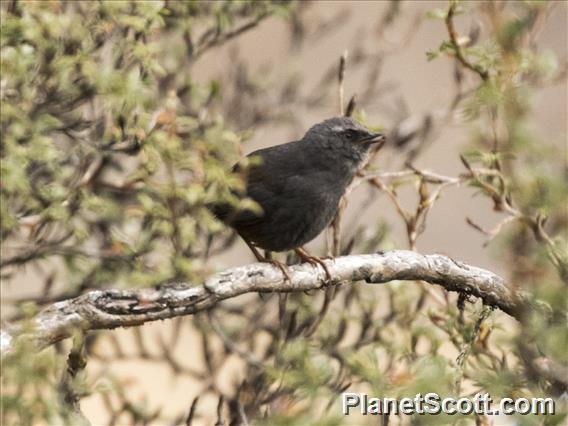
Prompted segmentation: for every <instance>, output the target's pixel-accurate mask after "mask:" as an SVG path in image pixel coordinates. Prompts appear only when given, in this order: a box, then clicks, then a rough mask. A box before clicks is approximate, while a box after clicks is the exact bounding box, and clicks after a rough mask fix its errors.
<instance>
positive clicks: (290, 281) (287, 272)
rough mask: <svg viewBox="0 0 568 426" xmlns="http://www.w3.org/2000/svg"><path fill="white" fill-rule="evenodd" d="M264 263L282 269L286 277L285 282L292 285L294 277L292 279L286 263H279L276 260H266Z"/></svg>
mask: <svg viewBox="0 0 568 426" xmlns="http://www.w3.org/2000/svg"><path fill="white" fill-rule="evenodd" d="M263 262H266V263H270V264H271V265H272V266H275V267H276V268H278V269H280V271H282V274H283V275H284V281H288V282H289V283H290V284H291V283H292V277H290V272H289V271H288V267H287V266H286V265H285V264H284V263H282V262H278V261H277V260H274V259H265V260H263Z"/></svg>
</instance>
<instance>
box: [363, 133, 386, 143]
mask: <svg viewBox="0 0 568 426" xmlns="http://www.w3.org/2000/svg"><path fill="white" fill-rule="evenodd" d="M385 140H386V136H385V135H384V134H383V133H370V134H369V136H367V137H365V138H364V139H363V140H362V141H361V142H365V143H368V144H381V145H382V144H383V143H384V142H385Z"/></svg>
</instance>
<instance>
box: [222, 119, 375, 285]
mask: <svg viewBox="0 0 568 426" xmlns="http://www.w3.org/2000/svg"><path fill="white" fill-rule="evenodd" d="M384 141H385V136H384V135H383V133H376V132H372V131H370V130H369V129H367V128H366V127H364V126H363V125H361V124H359V123H358V122H357V121H355V120H354V119H352V118H349V117H333V118H330V119H327V120H325V121H322V122H320V123H318V124H315V125H314V126H312V127H311V128H310V129H309V130H308V131H307V132H306V133H305V135H304V136H303V137H302V138H301V139H300V140H296V141H292V142H288V143H284V144H281V145H275V146H271V147H268V148H264V149H259V150H257V151H254V152H252V153H250V154H249V155H247V156H246V157H247V158H248V159H253V158H254V159H256V160H257V161H253V162H251V165H250V166H249V167H248V168H246V169H243V167H242V165H241V164H242V162H238V163H237V164H235V165H234V166H233V172H243V174H244V176H245V181H246V190H245V196H246V197H248V198H251V199H252V200H254V201H255V202H256V203H257V204H258V205H259V206H260V209H261V212H258V211H254V210H252V209H245V210H243V209H236V208H235V207H233V206H231V205H230V204H228V203H217V204H215V205H214V206H213V213H214V215H215V216H216V217H217V218H218V219H220V220H221V221H223V222H224V223H225V224H227V225H229V226H230V227H232V228H233V229H234V230H235V231H236V232H237V233H238V234H239V235H240V236H241V238H242V239H243V240H244V241H245V243H246V244H247V245H248V246H249V247H250V249H251V251H252V252H253V254H254V256H255V257H256V259H257V260H258V261H259V262H268V263H271V264H273V265H274V266H276V267H278V268H279V269H280V270H281V271H282V273H283V274H284V277H285V279H288V280H290V276H289V274H288V272H287V268H286V266H285V265H284V264H282V263H280V262H278V261H276V260H274V259H272V256H271V252H286V251H290V250H294V251H295V252H296V254H297V255H298V257H299V258H300V259H301V260H302V261H304V262H308V263H310V264H313V265H318V264H319V265H321V266H322V268H323V269H324V271H325V273H326V277H327V279H328V280H330V279H331V276H330V273H329V270H328V268H327V266H326V264H325V263H324V262H323V260H322V259H321V258H319V257H317V256H312V255H310V254H309V253H308V252H307V251H306V250H305V249H304V248H303V245H304V244H306V243H308V242H310V241H311V240H313V239H314V238H316V237H317V236H318V235H319V234H320V233H321V232H322V231H323V230H324V229H325V228H326V227H327V226H328V225H329V224H330V222H331V221H332V220H333V218H334V217H335V215H336V212H337V209H338V206H339V202H340V200H341V198H342V196H343V195H344V194H345V191H346V189H347V187H348V185H349V184H350V183H351V182H352V180H353V178H354V176H355V174H356V173H357V171H358V170H359V169H360V168H361V167H362V165H363V164H364V163H365V161H366V159H367V157H368V155H369V152H370V150H371V147H373V146H375V145H377V144H382V143H384ZM258 249H263V250H264V251H265V256H262V255H261V253H260V252H259V250H258Z"/></svg>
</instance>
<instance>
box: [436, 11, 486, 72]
mask: <svg viewBox="0 0 568 426" xmlns="http://www.w3.org/2000/svg"><path fill="white" fill-rule="evenodd" d="M456 7H457V3H456V2H452V4H451V5H450V8H449V9H448V14H447V15H446V28H447V29H448V35H449V36H450V41H451V42H452V46H453V47H454V52H455V55H456V59H457V60H458V61H459V62H460V63H461V64H462V65H463V66H464V67H465V68H467V69H469V70H471V71H473V72H474V73H476V74H478V75H479V77H481V79H482V80H483V81H487V80H488V79H489V73H488V72H487V71H485V70H484V69H483V68H482V67H481V66H479V65H477V64H472V63H471V62H470V61H468V60H467V59H466V57H465V56H464V54H463V51H462V48H461V44H460V41H459V35H458V33H457V31H456V29H455V27H454V15H455V13H456Z"/></svg>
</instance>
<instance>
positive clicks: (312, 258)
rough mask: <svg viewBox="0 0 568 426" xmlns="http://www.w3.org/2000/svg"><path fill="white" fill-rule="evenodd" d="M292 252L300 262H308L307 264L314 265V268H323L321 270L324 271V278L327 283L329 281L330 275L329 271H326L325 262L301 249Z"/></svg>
mask: <svg viewBox="0 0 568 426" xmlns="http://www.w3.org/2000/svg"><path fill="white" fill-rule="evenodd" d="M294 251H295V252H296V254H297V255H298V257H299V258H300V259H302V261H304V262H308V263H309V264H311V265H314V266H317V265H320V266H321V267H322V268H323V270H324V271H325V276H326V278H327V280H328V281H330V280H331V274H330V273H329V269H327V265H326V264H325V262H324V261H323V260H322V259H321V258H319V257H317V256H312V255H311V254H309V253H308V252H307V251H306V250H305V249H304V248H302V247H298V248H296V249H294Z"/></svg>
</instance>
